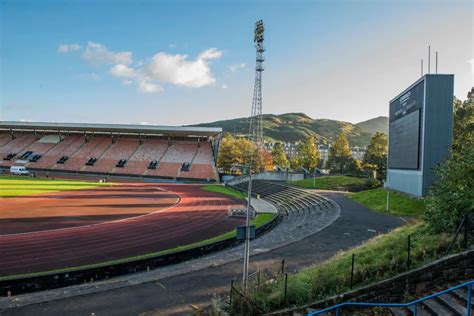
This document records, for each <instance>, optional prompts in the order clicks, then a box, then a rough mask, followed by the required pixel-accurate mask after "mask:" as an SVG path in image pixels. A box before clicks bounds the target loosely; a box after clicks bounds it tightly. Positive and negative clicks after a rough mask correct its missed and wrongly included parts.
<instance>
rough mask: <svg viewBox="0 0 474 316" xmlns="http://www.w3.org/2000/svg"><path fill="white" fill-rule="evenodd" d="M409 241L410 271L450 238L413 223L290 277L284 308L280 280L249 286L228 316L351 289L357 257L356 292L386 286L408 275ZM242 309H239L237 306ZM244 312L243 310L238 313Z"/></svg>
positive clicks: (433, 256) (439, 251) (440, 249)
mask: <svg viewBox="0 0 474 316" xmlns="http://www.w3.org/2000/svg"><path fill="white" fill-rule="evenodd" d="M409 235H412V237H411V241H412V246H411V254H410V258H411V260H410V262H411V264H410V268H415V267H418V266H421V265H423V264H426V263H428V262H430V261H432V260H434V259H436V258H437V257H438V256H439V255H440V254H443V253H444V251H445V250H446V248H447V245H448V244H449V241H450V239H449V237H448V236H447V235H444V234H441V235H436V234H432V233H430V232H429V231H428V230H427V229H426V225H425V224H424V223H422V222H418V223H412V224H409V225H406V226H404V227H401V228H398V229H395V230H393V231H392V232H390V233H387V234H384V235H379V236H377V237H375V238H373V239H372V240H370V241H368V242H366V243H364V244H363V245H361V246H359V247H355V248H353V249H350V250H347V251H342V252H340V253H338V254H337V255H335V256H334V257H332V258H330V259H328V260H326V261H324V262H322V263H320V264H317V265H314V266H311V267H309V268H306V269H304V270H302V271H301V272H299V273H296V274H291V275H288V292H287V293H288V294H287V295H288V296H287V303H285V302H284V278H283V277H282V276H281V275H280V276H278V277H275V276H272V277H270V278H274V279H276V282H266V283H265V282H262V280H260V284H263V285H261V286H260V287H257V286H255V284H253V285H252V286H251V287H250V291H249V292H248V293H249V295H248V297H247V299H242V297H239V295H234V297H235V299H234V303H233V306H231V309H232V312H233V313H237V314H240V313H241V312H243V313H244V314H245V313H265V312H269V311H275V310H278V309H283V308H287V307H291V306H300V305H305V304H309V303H311V302H315V301H318V300H321V299H324V298H328V297H331V296H333V295H336V294H340V293H344V292H345V291H348V290H349V289H350V277H351V260H352V254H355V272H354V288H358V287H362V286H365V285H368V284H371V283H373V282H376V281H380V280H384V279H387V278H389V277H392V276H395V275H397V274H399V273H402V272H404V271H406V270H407V239H408V236H409ZM241 304H242V305H241ZM242 307H243V308H244V310H241V308H242Z"/></svg>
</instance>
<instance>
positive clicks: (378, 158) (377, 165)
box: [364, 132, 388, 180]
mask: <svg viewBox="0 0 474 316" xmlns="http://www.w3.org/2000/svg"><path fill="white" fill-rule="evenodd" d="M387 144H388V142H387V135H385V133H380V132H376V133H375V134H374V136H373V137H372V139H371V140H370V144H369V146H367V151H366V152H365V156H364V167H365V168H366V169H370V170H375V171H376V172H377V179H379V180H382V179H385V175H386V170H387V154H388V145H387Z"/></svg>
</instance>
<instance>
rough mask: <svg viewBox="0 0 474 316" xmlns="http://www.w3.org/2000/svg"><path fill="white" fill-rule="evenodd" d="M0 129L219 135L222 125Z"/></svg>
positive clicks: (12, 126)
mask: <svg viewBox="0 0 474 316" xmlns="http://www.w3.org/2000/svg"><path fill="white" fill-rule="evenodd" d="M0 130H32V131H34V130H36V131H70V132H73V131H74V132H97V133H120V134H154V135H167V136H184V137H188V136H207V137H212V136H217V135H219V134H220V133H222V128H220V127H187V126H186V127H185V126H159V125H128V124H91V123H51V122H12V121H10V122H8V121H3V122H0Z"/></svg>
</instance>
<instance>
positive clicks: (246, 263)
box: [232, 164, 252, 291]
mask: <svg viewBox="0 0 474 316" xmlns="http://www.w3.org/2000/svg"><path fill="white" fill-rule="evenodd" d="M232 166H233V167H237V168H241V169H242V171H243V172H245V169H247V170H248V174H249V184H248V189H247V214H246V216H245V244H244V268H243V271H242V285H243V288H244V290H245V291H246V290H247V283H248V282H247V281H248V276H249V261H250V208H251V206H252V168H251V165H242V164H233V165H232Z"/></svg>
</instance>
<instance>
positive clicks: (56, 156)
mask: <svg viewBox="0 0 474 316" xmlns="http://www.w3.org/2000/svg"><path fill="white" fill-rule="evenodd" d="M84 144H85V141H84V136H80V135H71V136H65V137H64V138H63V140H62V141H61V142H59V143H58V144H56V145H55V146H54V147H53V148H52V149H51V150H50V151H48V152H47V153H45V154H44V155H43V157H42V158H41V160H40V161H38V162H37V163H36V164H35V165H34V167H35V168H42V169H52V168H53V167H54V166H55V165H56V164H57V161H58V160H60V159H61V158H62V157H63V156H67V157H70V156H71V155H72V154H74V152H76V151H77V150H78V149H79V148H80V147H81V146H82V145H84ZM64 163H65V161H64ZM31 167H32V166H31Z"/></svg>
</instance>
